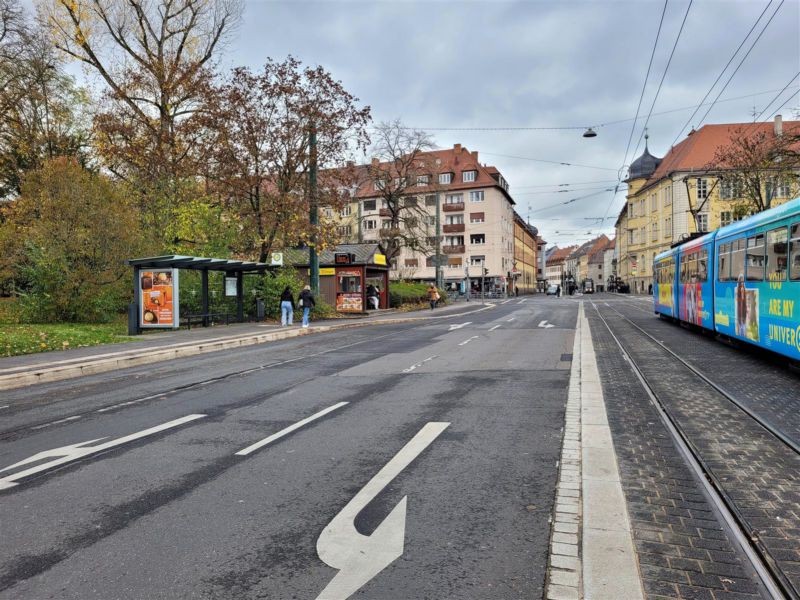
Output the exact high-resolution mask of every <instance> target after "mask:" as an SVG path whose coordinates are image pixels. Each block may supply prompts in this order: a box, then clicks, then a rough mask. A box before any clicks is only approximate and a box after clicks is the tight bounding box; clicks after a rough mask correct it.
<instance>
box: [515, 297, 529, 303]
mask: <svg viewBox="0 0 800 600" xmlns="http://www.w3.org/2000/svg"><path fill="white" fill-rule="evenodd" d="M526 300H527V298H523V299H522V300H520V301H519V302H517V304H522V303H523V302H525V301H526Z"/></svg>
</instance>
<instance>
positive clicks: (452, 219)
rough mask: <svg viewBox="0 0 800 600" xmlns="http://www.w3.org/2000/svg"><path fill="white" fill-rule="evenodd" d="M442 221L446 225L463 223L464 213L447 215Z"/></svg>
mask: <svg viewBox="0 0 800 600" xmlns="http://www.w3.org/2000/svg"><path fill="white" fill-rule="evenodd" d="M444 222H445V224H446V225H463V224H464V215H463V214H460V215H447V216H446V217H445V218H444Z"/></svg>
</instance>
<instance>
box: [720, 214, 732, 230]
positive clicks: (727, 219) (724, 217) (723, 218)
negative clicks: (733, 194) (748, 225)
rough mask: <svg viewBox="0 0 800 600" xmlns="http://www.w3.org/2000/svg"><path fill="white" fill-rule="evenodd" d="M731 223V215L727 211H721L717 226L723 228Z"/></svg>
mask: <svg viewBox="0 0 800 600" xmlns="http://www.w3.org/2000/svg"><path fill="white" fill-rule="evenodd" d="M731 223H733V213H732V212H731V211H729V210H723V211H722V212H721V213H719V226H720V227H725V226H726V225H730V224H731Z"/></svg>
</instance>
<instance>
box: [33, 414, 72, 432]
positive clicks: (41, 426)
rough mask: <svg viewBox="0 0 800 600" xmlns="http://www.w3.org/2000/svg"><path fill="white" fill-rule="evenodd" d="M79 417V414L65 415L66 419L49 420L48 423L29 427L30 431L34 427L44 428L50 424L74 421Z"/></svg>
mask: <svg viewBox="0 0 800 600" xmlns="http://www.w3.org/2000/svg"><path fill="white" fill-rule="evenodd" d="M80 418H81V416H80V415H76V416H74V417H67V418H66V419H59V420H58V421H50V422H49V423H45V424H44V425H37V426H36V427H31V431H33V430H35V429H44V428H45V427H50V426H51V425H58V424H59V423H66V422H68V421H74V420H76V419H80Z"/></svg>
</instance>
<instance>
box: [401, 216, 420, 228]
mask: <svg viewBox="0 0 800 600" xmlns="http://www.w3.org/2000/svg"><path fill="white" fill-rule="evenodd" d="M403 223H404V224H405V226H406V229H414V228H415V227H419V219H418V218H417V217H406V218H405V220H404V221H403Z"/></svg>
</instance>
